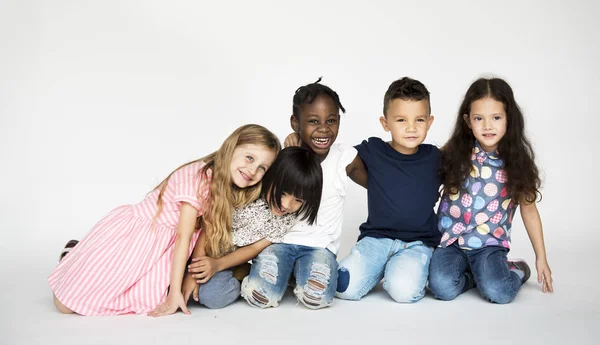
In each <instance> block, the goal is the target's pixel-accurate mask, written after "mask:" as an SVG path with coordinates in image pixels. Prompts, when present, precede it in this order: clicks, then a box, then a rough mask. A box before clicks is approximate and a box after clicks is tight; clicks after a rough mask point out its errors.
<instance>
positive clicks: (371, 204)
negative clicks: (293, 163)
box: [336, 77, 441, 303]
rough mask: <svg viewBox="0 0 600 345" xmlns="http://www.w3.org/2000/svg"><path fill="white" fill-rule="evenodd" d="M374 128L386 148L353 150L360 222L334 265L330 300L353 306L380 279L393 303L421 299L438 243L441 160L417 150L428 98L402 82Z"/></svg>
mask: <svg viewBox="0 0 600 345" xmlns="http://www.w3.org/2000/svg"><path fill="white" fill-rule="evenodd" d="M383 114H384V115H383V116H381V117H380V119H379V120H380V122H381V125H382V126H383V129H384V130H385V131H386V132H391V134H392V141H391V142H384V141H382V140H381V139H380V138H375V137H373V138H369V140H368V141H366V140H365V141H363V142H362V143H361V144H360V145H358V146H356V149H357V150H358V155H359V156H360V158H361V160H362V162H363V163H364V165H365V167H366V169H367V171H368V192H367V195H368V209H369V215H368V218H367V221H366V222H365V223H363V224H362V225H361V226H360V236H359V237H358V242H357V243H356V245H355V246H354V247H353V248H352V251H351V252H350V254H349V255H348V256H347V257H346V258H344V259H343V260H342V261H341V262H340V263H339V269H338V286H337V293H336V296H337V297H339V298H342V299H348V300H359V299H361V298H362V297H363V296H364V295H366V294H367V293H368V292H369V291H370V290H371V289H373V287H375V285H377V283H379V282H380V281H381V279H384V283H383V288H384V289H385V290H386V291H387V292H388V293H389V295H390V296H391V297H392V298H393V299H394V300H395V301H396V302H401V303H402V302H404V303H413V302H416V301H418V300H420V299H421V298H423V296H424V295H425V284H426V282H427V277H428V273H429V262H430V260H431V255H432V253H433V250H434V248H435V247H437V246H438V245H439V243H440V236H441V234H440V232H439V230H438V229H437V217H436V214H435V212H434V210H433V208H434V206H435V203H436V202H437V200H438V197H439V187H440V183H441V179H440V176H439V170H440V163H441V153H440V150H439V149H438V148H437V147H436V146H433V145H429V144H423V141H424V140H425V137H426V136H427V131H428V130H429V128H430V127H431V124H432V123H433V116H432V115H431V106H430V102H429V91H428V90H427V88H426V87H425V85H423V84H422V83H421V82H419V81H417V80H413V79H411V78H407V77H405V78H402V79H400V80H397V81H395V82H393V83H392V84H391V85H390V87H389V88H388V90H387V92H386V93H385V97H384V102H383Z"/></svg>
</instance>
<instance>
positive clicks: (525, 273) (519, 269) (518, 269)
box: [506, 259, 531, 284]
mask: <svg viewBox="0 0 600 345" xmlns="http://www.w3.org/2000/svg"><path fill="white" fill-rule="evenodd" d="M506 263H507V264H508V268H509V269H510V270H511V271H513V272H515V273H516V274H517V275H518V276H519V278H521V284H525V282H526V281H527V280H528V279H529V277H530V276H531V269H530V268H529V265H528V264H527V263H526V262H525V260H522V259H515V260H506Z"/></svg>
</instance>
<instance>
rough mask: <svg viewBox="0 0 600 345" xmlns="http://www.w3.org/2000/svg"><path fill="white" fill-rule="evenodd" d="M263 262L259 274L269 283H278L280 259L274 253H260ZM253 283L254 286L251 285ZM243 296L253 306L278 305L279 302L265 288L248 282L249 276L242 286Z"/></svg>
mask: <svg viewBox="0 0 600 345" xmlns="http://www.w3.org/2000/svg"><path fill="white" fill-rule="evenodd" d="M260 256H261V259H262V261H261V263H260V265H261V266H260V270H259V272H258V275H259V276H260V277H261V278H262V279H263V280H264V281H265V282H267V283H268V284H271V285H275V284H277V278H278V273H277V272H278V269H279V268H278V266H277V263H278V260H277V256H276V255H273V254H260ZM251 285H252V286H251ZM242 297H244V298H245V299H246V301H248V303H249V304H250V305H252V306H255V307H258V308H268V307H276V306H277V305H279V302H278V301H277V300H276V299H274V298H269V297H268V296H267V293H266V292H265V290H264V289H263V288H257V287H256V286H254V284H250V283H249V282H248V277H246V278H244V282H243V286H242Z"/></svg>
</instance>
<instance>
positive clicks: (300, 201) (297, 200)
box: [296, 199, 304, 204]
mask: <svg viewBox="0 0 600 345" xmlns="http://www.w3.org/2000/svg"><path fill="white" fill-rule="evenodd" d="M296 202H297V203H299V204H303V203H304V200H302V199H296Z"/></svg>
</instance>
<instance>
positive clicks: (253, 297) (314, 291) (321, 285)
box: [242, 243, 337, 309]
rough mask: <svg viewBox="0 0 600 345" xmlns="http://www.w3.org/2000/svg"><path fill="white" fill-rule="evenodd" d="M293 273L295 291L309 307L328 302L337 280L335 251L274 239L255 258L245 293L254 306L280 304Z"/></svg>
mask: <svg viewBox="0 0 600 345" xmlns="http://www.w3.org/2000/svg"><path fill="white" fill-rule="evenodd" d="M292 272H293V273H294V277H295V278H296V286H295V288H294V295H296V298H297V299H298V301H300V302H302V304H304V305H305V306H306V307H307V308H310V309H319V308H323V307H327V306H329V305H330V304H331V303H332V301H333V295H334V293H335V288H336V284H337V261H336V257H335V254H333V253H332V252H331V251H329V250H328V249H325V248H317V247H307V246H302V245H297V244H286V243H274V244H271V245H270V246H268V247H266V248H265V249H264V250H263V251H262V252H261V253H260V254H258V256H257V257H256V258H255V259H254V260H253V261H252V269H251V270H250V275H249V276H247V277H246V278H244V281H243V282H242V297H244V298H245V299H246V301H248V303H249V304H250V305H252V306H254V307H259V308H268V307H277V306H278V305H279V302H280V301H281V298H282V297H283V294H284V293H285V290H286V289H287V287H288V281H289V279H290V276H291V274H292Z"/></svg>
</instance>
